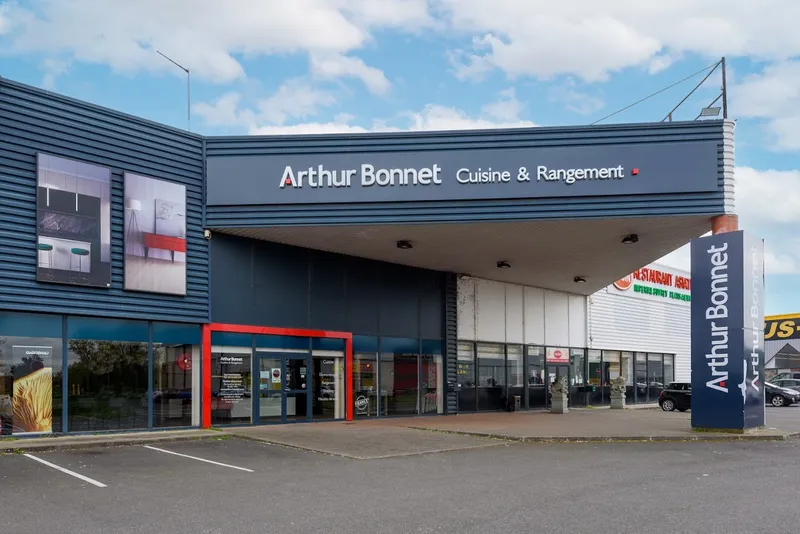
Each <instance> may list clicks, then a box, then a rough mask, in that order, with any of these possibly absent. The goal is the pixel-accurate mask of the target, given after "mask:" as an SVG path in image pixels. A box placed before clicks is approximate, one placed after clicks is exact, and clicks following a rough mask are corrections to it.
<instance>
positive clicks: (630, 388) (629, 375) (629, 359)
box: [622, 352, 636, 403]
mask: <svg viewBox="0 0 800 534" xmlns="http://www.w3.org/2000/svg"><path fill="white" fill-rule="evenodd" d="M622 376H624V377H625V402H628V403H633V402H636V399H635V391H636V390H635V388H634V379H635V377H634V374H633V353H632V352H623V353H622Z"/></svg>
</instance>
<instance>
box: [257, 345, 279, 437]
mask: <svg viewBox="0 0 800 534" xmlns="http://www.w3.org/2000/svg"><path fill="white" fill-rule="evenodd" d="M282 384H283V361H282V359H281V358H280V357H275V356H272V355H270V356H261V357H260V358H259V359H258V395H257V396H255V395H254V397H256V398H257V399H258V400H257V404H256V410H257V413H258V419H257V421H258V422H259V423H280V422H283V409H282V405H283V387H282Z"/></svg>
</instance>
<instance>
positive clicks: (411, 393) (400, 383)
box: [380, 337, 419, 415]
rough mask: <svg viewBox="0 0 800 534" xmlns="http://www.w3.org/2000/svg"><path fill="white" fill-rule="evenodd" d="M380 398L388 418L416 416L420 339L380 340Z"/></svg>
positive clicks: (417, 408)
mask: <svg viewBox="0 0 800 534" xmlns="http://www.w3.org/2000/svg"><path fill="white" fill-rule="evenodd" d="M380 341H381V369H380V372H381V375H380V376H381V395H385V396H384V397H383V398H384V400H385V401H386V408H385V409H384V413H386V414H387V415H415V414H418V413H419V405H418V399H417V396H418V393H419V391H418V389H417V388H418V386H417V384H418V378H419V377H418V365H419V340H416V339H403V338H389V337H384V338H381V340H380Z"/></svg>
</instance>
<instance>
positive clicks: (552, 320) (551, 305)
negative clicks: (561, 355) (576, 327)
mask: <svg viewBox="0 0 800 534" xmlns="http://www.w3.org/2000/svg"><path fill="white" fill-rule="evenodd" d="M544 311H545V315H544V342H545V343H546V344H547V345H554V346H560V347H566V346H568V345H569V295H568V294H567V293H559V292H557V291H548V290H545V292H544Z"/></svg>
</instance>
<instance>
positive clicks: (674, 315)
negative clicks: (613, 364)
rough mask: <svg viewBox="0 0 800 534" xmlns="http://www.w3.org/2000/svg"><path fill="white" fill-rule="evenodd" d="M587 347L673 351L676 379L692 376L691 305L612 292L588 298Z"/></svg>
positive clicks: (686, 378)
mask: <svg viewBox="0 0 800 534" xmlns="http://www.w3.org/2000/svg"><path fill="white" fill-rule="evenodd" d="M588 321H589V325H588V331H589V348H595V349H608V350H624V351H636V352H663V353H668V354H675V380H679V381H688V380H690V379H691V308H690V306H687V305H682V304H673V303H670V302H668V301H665V300H660V299H659V300H652V301H651V300H644V299H641V298H636V297H630V296H626V295H619V294H612V293H611V292H609V290H608V289H607V288H604V289H602V290H600V291H598V292H597V293H595V294H593V295H592V296H591V297H589V305H588Z"/></svg>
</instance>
